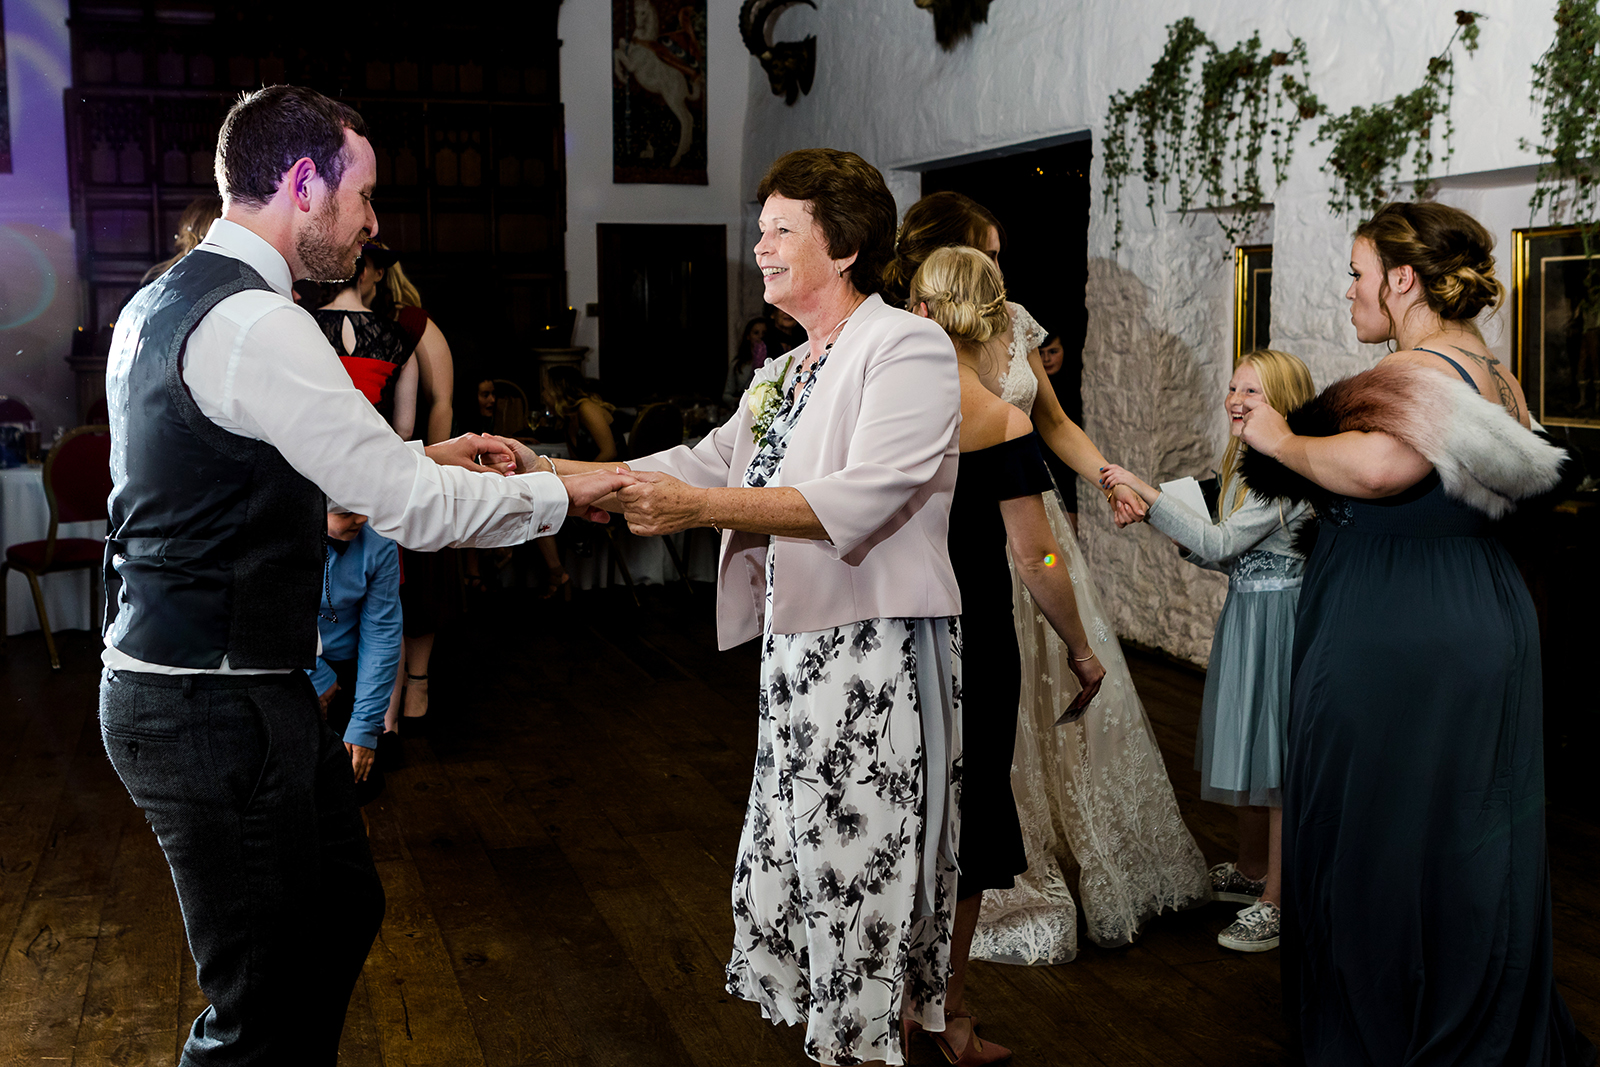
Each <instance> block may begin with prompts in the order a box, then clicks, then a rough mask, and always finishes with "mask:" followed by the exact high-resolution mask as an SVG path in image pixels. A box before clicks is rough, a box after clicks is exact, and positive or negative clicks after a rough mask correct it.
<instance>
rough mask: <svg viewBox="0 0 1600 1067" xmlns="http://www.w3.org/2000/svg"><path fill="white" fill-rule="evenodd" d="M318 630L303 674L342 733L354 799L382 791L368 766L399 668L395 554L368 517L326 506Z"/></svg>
mask: <svg viewBox="0 0 1600 1067" xmlns="http://www.w3.org/2000/svg"><path fill="white" fill-rule="evenodd" d="M324 552H325V553H326V558H325V561H324V564H323V567H324V569H323V584H322V600H321V602H320V603H319V604H318V606H317V630H318V631H319V632H320V633H321V635H322V652H321V654H320V655H318V657H317V666H316V668H315V669H314V670H311V671H308V672H307V673H308V674H310V675H311V683H312V685H313V686H315V687H316V690H317V692H318V694H320V698H321V701H322V706H323V709H324V711H325V713H326V714H327V718H328V725H329V726H330V727H331V728H332V729H333V730H334V731H336V732H338V733H341V734H342V735H343V736H344V747H345V748H346V749H347V750H349V752H350V766H351V770H352V771H353V773H354V776H355V782H356V800H357V802H358V803H362V804H365V803H366V802H367V801H369V800H371V799H372V798H373V797H375V796H377V795H378V792H379V790H380V789H382V778H381V777H380V776H378V775H376V774H375V773H374V772H375V770H376V767H375V764H374V761H375V757H376V754H377V749H378V738H379V737H380V736H381V735H382V734H383V716H384V712H385V711H387V710H388V708H389V694H390V692H391V691H392V690H393V689H394V678H395V673H396V672H397V671H398V670H399V667H400V640H401V639H400V550H399V546H397V545H396V544H395V543H394V542H393V541H391V540H389V539H388V538H387V537H384V536H383V535H382V534H379V533H375V532H374V531H372V530H369V529H367V517H366V516H365V515H356V514H353V513H351V512H349V511H346V510H345V509H343V508H341V507H339V506H338V505H337V504H332V503H330V504H329V506H328V536H327V544H326V545H325V547H324Z"/></svg>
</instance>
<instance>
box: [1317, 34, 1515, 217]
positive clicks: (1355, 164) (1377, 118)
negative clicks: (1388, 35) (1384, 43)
mask: <svg viewBox="0 0 1600 1067" xmlns="http://www.w3.org/2000/svg"><path fill="white" fill-rule="evenodd" d="M1484 17H1485V16H1483V15H1482V14H1480V13H1478V12H1476V11H1457V12H1456V28H1455V32H1454V33H1452V34H1451V35H1450V40H1449V41H1447V42H1446V43H1445V46H1444V51H1442V52H1440V53H1439V54H1438V55H1436V56H1434V57H1433V58H1431V59H1429V60H1428V74H1427V77H1425V78H1424V79H1423V81H1422V84H1421V85H1419V86H1418V87H1417V88H1415V89H1413V90H1412V91H1411V92H1409V93H1405V94H1403V95H1401V96H1397V97H1395V98H1394V99H1393V100H1391V101H1389V102H1388V103H1386V104H1374V105H1373V106H1371V107H1359V106H1358V107H1353V108H1351V109H1350V110H1349V111H1347V112H1345V113H1344V114H1343V115H1335V116H1334V117H1333V118H1330V119H1329V120H1328V121H1326V122H1324V123H1323V124H1322V126H1321V127H1320V128H1319V129H1318V130H1317V137H1316V140H1315V141H1313V142H1312V143H1313V144H1322V143H1324V142H1331V143H1332V145H1333V148H1332V149H1331V150H1330V151H1329V153H1328V161H1327V163H1325V164H1324V165H1323V167H1322V171H1323V173H1325V174H1331V175H1332V176H1333V187H1332V189H1331V190H1329V194H1330V195H1329V199H1328V206H1329V207H1330V208H1332V209H1333V210H1334V212H1335V213H1337V214H1340V215H1347V214H1350V213H1351V212H1355V211H1363V212H1364V211H1375V210H1377V209H1378V208H1379V207H1381V206H1383V204H1384V203H1385V202H1387V201H1388V200H1389V199H1390V198H1391V196H1392V191H1393V189H1394V187H1395V186H1396V185H1398V184H1400V170H1401V166H1402V165H1403V164H1404V162H1405V159H1406V156H1407V155H1410V157H1411V167H1412V171H1413V173H1414V174H1415V181H1416V186H1415V188H1416V193H1417V195H1418V196H1419V197H1420V196H1422V195H1423V194H1424V193H1425V192H1426V191H1427V187H1428V176H1429V175H1430V174H1431V173H1432V172H1433V169H1434V154H1433V131H1434V127H1435V125H1436V124H1438V125H1440V126H1442V128H1443V137H1442V145H1443V156H1442V159H1441V162H1442V163H1444V164H1448V163H1449V162H1450V158H1451V156H1453V155H1454V154H1455V145H1454V143H1453V141H1452V138H1453V136H1454V134H1455V124H1454V123H1453V122H1452V121H1451V119H1450V102H1451V100H1452V98H1453V97H1454V96H1455V88H1456V64H1455V57H1454V56H1453V55H1452V54H1451V53H1452V50H1453V49H1454V48H1455V45H1456V42H1457V41H1460V42H1461V47H1462V49H1463V50H1464V51H1465V52H1466V53H1467V54H1468V55H1471V54H1472V53H1473V52H1476V51H1477V50H1478V30H1479V27H1478V21H1479V20H1480V19H1482V18H1484Z"/></svg>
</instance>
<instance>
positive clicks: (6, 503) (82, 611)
mask: <svg viewBox="0 0 1600 1067" xmlns="http://www.w3.org/2000/svg"><path fill="white" fill-rule="evenodd" d="M49 532H50V506H49V504H48V503H47V502H46V500H45V497H44V472H43V470H42V469H41V468H39V467H13V468H11V469H9V470H0V545H3V546H5V547H10V546H11V545H15V544H20V543H22V542H24V541H43V540H44V539H45V536H46V535H47V534H48V533H49ZM105 535H106V524H105V520H103V519H102V520H99V521H97V522H67V523H62V524H61V528H60V530H59V531H57V534H56V536H57V537H92V538H94V539H95V540H100V539H102V538H104V537H105ZM99 580H100V570H99V568H98V567H96V568H92V569H85V570H76V571H65V572H62V573H60V574H46V575H43V576H41V577H40V578H39V588H40V590H41V591H42V592H43V593H44V606H45V610H46V611H48V612H49V613H50V629H52V630H98V629H99V628H100V621H99V620H98V619H91V618H90V609H89V583H90V582H91V581H96V582H98V581H99ZM96 598H97V599H96V604H97V606H98V591H97V592H96ZM5 623H6V633H8V634H20V633H25V632H27V631H29V630H37V629H38V628H39V615H38V612H36V611H35V610H34V608H33V592H32V591H31V590H30V589H29V588H28V579H27V577H26V576H25V575H23V574H22V573H21V572H19V571H17V570H16V569H14V568H13V569H12V570H11V571H10V572H9V574H8V575H7V577H6V619H5Z"/></svg>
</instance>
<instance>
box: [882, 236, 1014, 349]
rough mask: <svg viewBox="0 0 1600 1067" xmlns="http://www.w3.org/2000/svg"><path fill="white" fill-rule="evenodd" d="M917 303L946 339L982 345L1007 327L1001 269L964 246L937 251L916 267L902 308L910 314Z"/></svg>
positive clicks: (1007, 313) (1008, 322) (975, 251)
mask: <svg viewBox="0 0 1600 1067" xmlns="http://www.w3.org/2000/svg"><path fill="white" fill-rule="evenodd" d="M919 304H925V305H927V308H928V317H929V318H930V319H932V320H933V321H934V322H937V323H938V324H939V325H940V326H942V327H944V331H945V333H948V334H949V335H950V339H951V340H953V341H957V342H964V343H966V344H969V345H974V346H976V345H982V344H983V343H984V342H985V341H987V340H989V339H990V338H991V337H993V336H994V335H995V334H998V333H1003V332H1005V330H1007V329H1008V328H1009V327H1010V326H1011V313H1010V312H1009V311H1008V310H1007V309H1006V285H1005V281H1004V279H1002V278H1001V276H1000V268H999V267H997V266H995V265H994V261H993V260H991V259H990V258H989V257H988V256H986V255H984V254H983V253H982V252H980V251H978V250H977V249H976V248H969V247H967V246H965V245H946V246H945V247H943V248H936V249H934V250H933V252H931V253H930V254H929V255H928V258H927V259H926V260H924V261H923V263H922V266H921V267H919V268H917V273H916V276H915V277H913V278H912V279H911V288H910V298H909V299H908V300H907V301H906V307H907V308H909V309H911V310H915V309H916V307H917V305H919Z"/></svg>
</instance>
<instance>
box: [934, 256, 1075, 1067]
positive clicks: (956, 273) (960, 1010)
mask: <svg viewBox="0 0 1600 1067" xmlns="http://www.w3.org/2000/svg"><path fill="white" fill-rule="evenodd" d="M908 307H909V309H910V310H912V311H914V312H916V313H917V314H919V315H926V316H928V317H929V318H931V319H933V321H935V322H937V323H938V324H939V325H940V326H942V327H944V330H945V332H946V333H948V334H949V335H950V339H951V341H953V342H955V346H956V356H957V359H958V360H959V362H960V371H961V466H960V468H959V470H958V472H957V475H956V491H955V496H954V498H953V499H952V500H951V504H950V563H951V565H952V566H953V567H954V568H955V572H956V582H957V584H959V585H960V587H961V618H962V634H963V635H964V639H965V645H964V646H963V663H964V664H968V665H969V666H968V667H967V668H966V671H965V674H964V675H963V677H962V683H961V685H962V695H963V697H964V700H963V703H962V706H961V723H962V731H963V735H962V736H963V738H964V745H965V747H964V749H963V757H962V769H961V842H960V847H959V849H958V856H959V859H960V865H961V875H960V879H959V883H958V886H957V893H956V897H957V902H956V915H955V927H954V930H953V931H952V934H951V946H950V965H951V974H950V985H949V990H948V994H947V996H946V1000H945V1019H946V1021H947V1024H948V1025H947V1028H946V1029H945V1031H944V1032H943V1033H940V1034H934V1033H930V1034H929V1036H930V1037H932V1038H933V1040H934V1041H935V1042H936V1043H937V1044H938V1045H939V1046H940V1050H941V1051H942V1052H943V1053H944V1055H945V1058H946V1059H948V1060H949V1061H950V1062H951V1063H957V1064H961V1065H963V1067H966V1065H969V1064H986V1063H1000V1062H1002V1061H1004V1060H1006V1059H1008V1058H1010V1056H1011V1053H1010V1052H1009V1051H1008V1050H1007V1049H1005V1048H1004V1047H1003V1046H1000V1045H996V1044H994V1043H993V1042H984V1041H983V1040H982V1039H980V1038H979V1037H977V1035H975V1034H974V1033H973V1032H972V1014H971V1012H970V1011H968V1010H967V1007H966V1003H965V992H966V965H967V954H968V950H969V949H970V948H971V947H972V936H973V931H974V930H975V929H976V928H977V924H978V913H979V909H980V906H981V904H982V901H983V891H984V890H985V889H1010V888H1011V887H1012V885H1013V881H1014V879H1015V876H1016V875H1018V874H1021V873H1022V872H1023V871H1025V870H1027V868H1028V861H1027V858H1026V856H1025V855H1024V853H1023V844H1022V827H1021V825H1020V824H1019V822H1018V820H1017V805H1016V801H1015V800H1014V799H1013V797H1012V793H1011V758H1012V752H1013V749H1014V748H1015V746H1016V739H1017V701H1018V697H1019V695H1020V691H1021V685H1022V677H1021V675H1022V661H1021V657H1020V655H1019V652H1018V649H1017V632H1016V628H1015V626H1014V624H1013V621H1012V607H1011V604H1012V600H1011V572H1010V569H1009V567H1008V564H1007V562H1006V548H1007V546H1008V545H1009V546H1010V549H1011V557H1012V559H1014V560H1015V561H1016V565H1017V569H1018V571H1019V572H1020V573H1021V575H1022V581H1023V584H1024V585H1026V586H1027V589H1028V592H1029V593H1031V594H1032V595H1033V598H1034V602H1035V603H1036V604H1037V605H1038V607H1039V609H1040V610H1041V611H1042V612H1044V615H1045V618H1046V619H1048V620H1049V621H1050V625H1051V626H1052V627H1053V628H1054V629H1055V631H1056V633H1058V634H1060V636H1061V640H1062V641H1064V642H1066V645H1067V647H1068V649H1070V650H1071V653H1072V659H1073V663H1072V670H1073V673H1074V674H1075V675H1077V677H1078V681H1079V682H1080V683H1081V684H1082V686H1083V690H1082V692H1080V693H1079V694H1078V695H1077V696H1076V697H1075V698H1074V699H1073V700H1072V702H1071V704H1070V705H1069V706H1068V707H1067V708H1064V709H1063V711H1064V712H1066V713H1067V714H1068V716H1069V717H1076V716H1077V715H1080V714H1082V712H1083V709H1085V708H1086V707H1088V705H1089V701H1090V700H1092V699H1094V695H1095V693H1097V692H1098V691H1099V689H1100V680H1101V679H1102V678H1103V677H1104V676H1105V668H1104V667H1102V666H1101V665H1100V661H1099V660H1098V659H1097V658H1096V656H1095V654H1094V650H1093V648H1092V646H1091V645H1090V643H1089V638H1088V636H1087V635H1086V634H1085V633H1084V630H1083V623H1082V621H1081V619H1080V618H1079V615H1078V605H1077V600H1076V598H1075V597H1074V596H1073V592H1072V577H1071V575H1070V574H1069V573H1068V572H1067V567H1066V564H1065V562H1064V561H1063V557H1062V553H1061V548H1060V546H1059V545H1057V544H1056V542H1055V537H1054V535H1053V534H1052V533H1051V532H1050V524H1049V521H1048V519H1047V518H1046V517H1045V509H1044V501H1043V500H1042V499H1041V497H1040V494H1041V493H1047V492H1050V491H1051V490H1053V489H1054V484H1053V483H1052V481H1051V479H1050V471H1049V469H1048V468H1047V467H1046V466H1045V463H1044V453H1043V451H1042V449H1041V446H1040V443H1039V436H1038V434H1036V433H1035V432H1034V430H1033V424H1032V423H1031V422H1030V421H1029V420H1028V416H1026V415H1024V414H1023V413H1022V411H1021V410H1020V409H1018V408H1016V407H1014V406H1013V405H1011V404H1007V403H1006V402H1005V401H1003V400H1001V399H1000V398H999V397H997V396H995V394H994V393H993V392H991V391H990V390H989V388H988V387H987V386H985V385H984V384H983V374H984V371H985V368H986V367H987V368H988V369H989V372H990V373H992V372H993V369H994V366H995V365H1000V366H1003V365H1004V364H1005V362H1006V361H1007V360H1008V359H1009V351H1008V348H1007V346H1006V344H1005V343H1004V342H1003V341H1001V340H1000V338H1001V337H1003V336H1005V335H1006V334H1007V333H1008V330H1009V327H1010V325H1011V314H1010V311H1009V310H1008V309H1007V307H1006V301H1005V285H1004V283H1003V282H1002V281H1001V277H1000V269H999V268H998V267H996V266H995V265H994V263H993V262H992V261H991V260H990V259H989V258H988V257H987V256H985V255H984V254H983V253H982V252H979V251H978V250H977V249H975V248H968V247H965V246H949V247H946V248H941V249H938V250H937V251H935V252H934V253H933V254H932V255H930V256H929V257H928V258H927V260H926V261H925V262H924V263H923V264H922V267H921V268H920V269H919V270H918V271H917V274H916V277H915V278H913V279H912V281H911V286H910V300H909V303H908Z"/></svg>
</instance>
